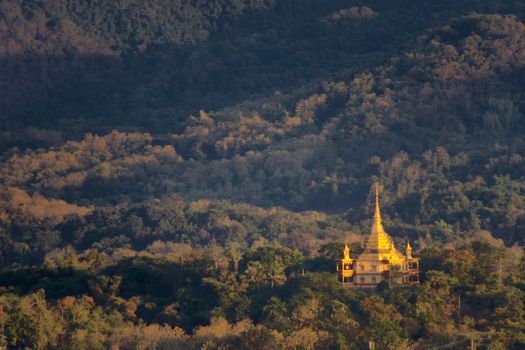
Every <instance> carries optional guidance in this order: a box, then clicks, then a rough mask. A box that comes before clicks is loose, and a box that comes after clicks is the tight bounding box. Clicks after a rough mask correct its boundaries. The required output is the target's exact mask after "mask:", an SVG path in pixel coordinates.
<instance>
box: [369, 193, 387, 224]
mask: <svg viewBox="0 0 525 350" xmlns="http://www.w3.org/2000/svg"><path fill="white" fill-rule="evenodd" d="M378 187H379V185H377V184H376V208H375V211H374V222H373V223H372V230H371V233H384V232H385V230H384V229H383V224H382V223H381V210H380V209H379V191H378Z"/></svg>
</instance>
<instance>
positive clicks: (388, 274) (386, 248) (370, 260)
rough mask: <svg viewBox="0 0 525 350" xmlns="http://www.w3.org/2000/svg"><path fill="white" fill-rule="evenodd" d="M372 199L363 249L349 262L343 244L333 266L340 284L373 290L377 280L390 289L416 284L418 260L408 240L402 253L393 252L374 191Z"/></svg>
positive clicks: (348, 254)
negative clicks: (368, 228)
mask: <svg viewBox="0 0 525 350" xmlns="http://www.w3.org/2000/svg"><path fill="white" fill-rule="evenodd" d="M375 197H376V198H375V199H376V201H375V210H374V220H373V222H372V228H371V230H370V236H368V241H367V243H366V247H365V249H364V251H363V252H362V253H361V254H360V255H359V256H358V257H357V258H356V259H352V258H351V257H350V248H349V247H348V244H346V245H345V248H344V251H343V258H342V259H341V261H340V262H339V263H338V264H337V270H338V271H339V277H340V281H341V283H342V284H343V285H344V286H348V287H351V288H375V287H376V286H377V285H378V284H379V283H380V282H381V281H385V282H387V283H388V284H389V285H392V286H394V285H397V286H403V285H405V286H406V285H413V284H418V283H419V259H417V258H414V257H413V256H412V247H411V246H410V243H409V242H408V241H407V244H406V249H405V254H402V253H401V252H400V251H399V250H397V249H396V247H395V246H394V242H393V240H392V237H390V235H389V234H388V233H386V232H385V230H384V228H383V224H382V222H381V210H380V208H379V193H378V190H377V188H376V191H375Z"/></svg>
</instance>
